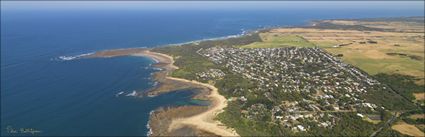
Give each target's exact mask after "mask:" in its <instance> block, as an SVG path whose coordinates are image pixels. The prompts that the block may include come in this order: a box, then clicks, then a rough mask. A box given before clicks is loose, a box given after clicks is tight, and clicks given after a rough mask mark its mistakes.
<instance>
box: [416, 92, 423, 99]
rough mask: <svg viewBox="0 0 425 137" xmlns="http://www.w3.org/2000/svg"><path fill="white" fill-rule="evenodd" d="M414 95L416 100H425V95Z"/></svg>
mask: <svg viewBox="0 0 425 137" xmlns="http://www.w3.org/2000/svg"><path fill="white" fill-rule="evenodd" d="M413 95H414V96H415V98H416V100H425V93H424V92H422V93H413Z"/></svg>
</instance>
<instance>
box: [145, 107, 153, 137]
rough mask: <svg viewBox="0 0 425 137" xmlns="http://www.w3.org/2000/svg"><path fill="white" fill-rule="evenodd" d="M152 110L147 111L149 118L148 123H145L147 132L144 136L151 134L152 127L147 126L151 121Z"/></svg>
mask: <svg viewBox="0 0 425 137" xmlns="http://www.w3.org/2000/svg"><path fill="white" fill-rule="evenodd" d="M153 112H154V111H153V110H152V111H151V112H149V120H148V124H146V128H147V129H148V133H147V134H146V136H151V135H152V134H153V132H152V128H151V126H149V122H150V121H151V120H150V117H151V116H152V114H153Z"/></svg>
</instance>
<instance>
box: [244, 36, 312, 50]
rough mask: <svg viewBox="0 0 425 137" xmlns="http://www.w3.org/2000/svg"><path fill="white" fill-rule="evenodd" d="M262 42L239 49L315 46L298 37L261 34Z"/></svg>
mask: <svg viewBox="0 0 425 137" xmlns="http://www.w3.org/2000/svg"><path fill="white" fill-rule="evenodd" d="M260 37H261V40H262V42H254V43H251V44H248V45H243V46H240V48H280V47H314V46H315V45H314V44H313V43H311V42H309V41H308V40H306V39H304V38H303V37H301V36H298V35H282V34H277V33H261V34H260Z"/></svg>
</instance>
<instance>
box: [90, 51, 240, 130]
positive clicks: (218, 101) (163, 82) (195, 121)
mask: <svg viewBox="0 0 425 137" xmlns="http://www.w3.org/2000/svg"><path fill="white" fill-rule="evenodd" d="M116 56H144V57H148V58H151V59H153V60H154V61H155V63H154V67H158V68H161V69H162V70H161V71H159V72H155V74H154V76H153V77H154V80H155V81H157V82H159V83H160V84H159V85H158V86H156V87H154V88H153V89H151V90H150V91H148V95H149V96H156V95H158V94H162V93H166V92H170V91H175V90H178V88H181V87H185V88H189V87H191V88H203V89H208V93H209V94H206V95H205V98H206V99H208V100H210V101H211V102H212V103H211V105H209V106H208V109H207V110H206V111H204V112H201V113H199V114H195V115H193V116H189V117H181V118H172V121H171V123H170V124H169V125H168V127H167V131H169V132H170V131H172V130H177V129H179V128H183V127H185V126H191V127H195V129H197V130H202V131H206V132H210V133H214V134H216V135H219V136H239V135H238V134H237V133H236V132H235V131H234V130H232V129H230V128H228V127H226V126H224V125H223V124H222V123H221V122H219V121H217V120H214V118H215V117H216V115H217V114H218V113H220V112H223V111H224V110H223V109H224V108H225V107H227V100H226V98H225V97H224V96H222V95H220V94H219V93H218V89H217V88H216V87H214V86H213V85H210V84H206V83H201V82H198V81H194V80H187V79H182V78H175V77H171V76H169V73H170V72H172V71H174V70H176V69H178V67H177V66H175V65H174V59H173V57H172V56H169V55H166V54H163V53H157V52H152V51H150V50H149V49H142V48H132V49H117V50H106V51H99V52H96V53H94V54H92V55H88V56H86V57H88V58H97V57H116ZM169 83H174V84H175V85H171V84H169ZM163 87H165V88H163ZM199 94H202V93H199ZM149 119H150V120H151V117H150V118H149ZM149 124H150V122H149V123H148V125H149ZM149 127H152V126H149ZM149 131H150V135H154V134H155V133H154V132H153V131H152V129H149Z"/></svg>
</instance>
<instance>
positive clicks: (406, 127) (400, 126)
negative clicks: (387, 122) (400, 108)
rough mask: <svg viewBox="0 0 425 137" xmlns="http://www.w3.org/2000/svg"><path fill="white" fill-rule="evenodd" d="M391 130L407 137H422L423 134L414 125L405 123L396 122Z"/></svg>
mask: <svg viewBox="0 0 425 137" xmlns="http://www.w3.org/2000/svg"><path fill="white" fill-rule="evenodd" d="M391 128H392V129H394V130H396V131H398V132H400V133H402V134H405V135H409V136H416V137H423V136H425V134H424V133H423V132H422V131H421V130H419V129H418V128H417V127H415V126H414V125H410V124H407V123H405V122H398V123H396V124H395V125H393V126H392V127H391Z"/></svg>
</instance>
